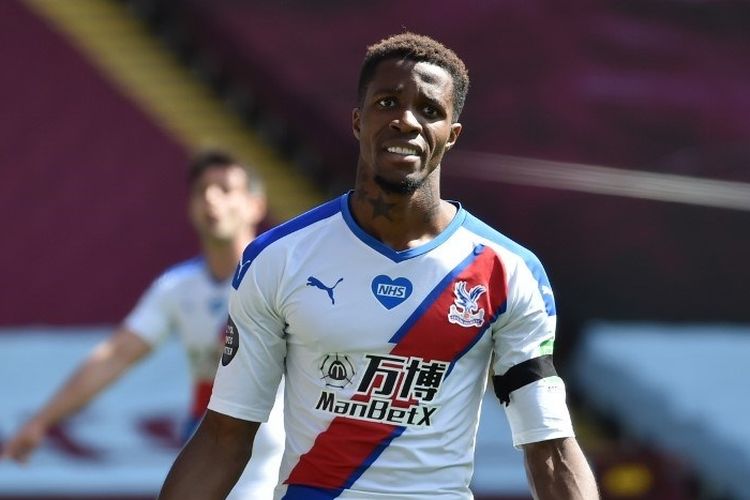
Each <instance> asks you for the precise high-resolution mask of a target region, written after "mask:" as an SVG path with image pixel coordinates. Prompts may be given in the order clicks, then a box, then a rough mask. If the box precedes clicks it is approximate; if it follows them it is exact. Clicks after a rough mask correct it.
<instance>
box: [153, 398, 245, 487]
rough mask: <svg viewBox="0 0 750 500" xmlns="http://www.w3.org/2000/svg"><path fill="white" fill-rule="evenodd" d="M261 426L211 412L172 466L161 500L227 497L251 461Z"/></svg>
mask: <svg viewBox="0 0 750 500" xmlns="http://www.w3.org/2000/svg"><path fill="white" fill-rule="evenodd" d="M258 426H259V424H258V423H255V422H243V421H239V420H237V419H232V418H231V417H227V416H225V415H220V414H218V413H215V412H212V411H210V410H209V411H208V412H207V413H206V416H205V417H204V419H203V421H202V422H201V425H200V426H199V427H198V430H196V432H195V434H194V435H193V437H192V438H191V439H190V441H188V443H187V445H185V447H184V448H183V449H182V451H181V452H180V454H179V456H178V457H177V460H175V463H174V465H172V468H171V469H170V471H169V474H168V475H167V478H166V480H165V481H164V486H163V487H162V490H161V493H159V500H213V499H216V500H219V499H224V498H226V496H227V494H228V493H229V491H230V490H231V489H232V487H233V486H234V484H235V483H236V482H237V480H238V479H239V477H240V475H241V474H242V471H243V469H244V467H245V465H246V464H247V461H248V460H250V455H251V453H252V442H253V439H254V437H255V433H256V432H257V430H258Z"/></svg>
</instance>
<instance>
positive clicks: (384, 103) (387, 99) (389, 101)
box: [377, 97, 396, 108]
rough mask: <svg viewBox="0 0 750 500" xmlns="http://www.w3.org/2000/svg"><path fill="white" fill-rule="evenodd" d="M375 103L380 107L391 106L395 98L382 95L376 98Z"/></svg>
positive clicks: (394, 102)
mask: <svg viewBox="0 0 750 500" xmlns="http://www.w3.org/2000/svg"><path fill="white" fill-rule="evenodd" d="M377 105H378V106H379V107H381V108H392V107H393V106H395V105H396V99H394V98H393V97H383V98H382V99H378V102H377Z"/></svg>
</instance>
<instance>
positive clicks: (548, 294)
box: [464, 214, 557, 316]
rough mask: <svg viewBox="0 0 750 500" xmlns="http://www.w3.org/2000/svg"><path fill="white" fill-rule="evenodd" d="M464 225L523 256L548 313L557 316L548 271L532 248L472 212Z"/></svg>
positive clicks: (467, 216)
mask: <svg viewBox="0 0 750 500" xmlns="http://www.w3.org/2000/svg"><path fill="white" fill-rule="evenodd" d="M464 227H465V228H466V229H468V230H469V231H471V232H473V233H475V234H477V235H479V236H482V237H483V238H487V239H488V240H490V241H492V242H493V243H497V244H498V245H500V246H502V247H504V248H506V249H507V250H510V251H511V252H513V253H514V254H516V255H518V256H519V257H521V258H522V259H523V261H524V263H525V264H526V267H528V268H529V270H530V271H531V275H532V276H534V279H536V281H537V283H538V284H539V293H540V294H541V295H542V299H544V305H545V308H546V309H547V315H549V316H555V315H556V314H557V309H556V308H555V297H554V296H553V295H552V288H551V287H550V283H549V278H548V277H547V273H546V272H545V270H544V267H543V266H542V263H541V262H540V261H539V258H538V257H537V256H536V255H534V253H533V252H532V251H531V250H529V249H528V248H525V247H523V246H521V245H519V244H518V243H516V242H515V241H513V240H511V239H510V238H508V237H507V236H505V235H504V234H502V233H501V232H500V231H497V230H496V229H494V228H492V227H490V226H488V225H487V224H486V223H484V222H482V221H481V220H479V219H477V218H476V217H474V216H473V215H471V214H467V215H466V220H465V221H464ZM545 287H546V290H545Z"/></svg>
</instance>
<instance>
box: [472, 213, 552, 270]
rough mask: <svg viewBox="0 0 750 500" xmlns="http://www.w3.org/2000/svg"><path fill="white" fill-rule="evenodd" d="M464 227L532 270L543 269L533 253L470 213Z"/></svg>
mask: <svg viewBox="0 0 750 500" xmlns="http://www.w3.org/2000/svg"><path fill="white" fill-rule="evenodd" d="M463 227H464V228H465V229H466V230H468V231H469V232H471V233H473V234H474V235H476V236H478V237H479V238H481V239H483V240H485V242H486V243H487V244H489V245H490V246H491V247H493V248H495V249H496V250H499V251H500V252H501V253H502V254H503V255H505V256H513V257H515V258H517V259H518V260H519V261H521V262H523V263H524V264H525V265H526V266H527V267H529V268H530V269H534V268H537V267H542V263H541V261H540V260H539V257H537V255H536V254H535V253H534V252H533V251H531V250H530V249H528V248H527V247H525V246H524V245H522V244H521V243H518V242H517V241H515V240H513V239H511V238H510V237H509V236H507V235H505V234H504V233H502V232H500V231H499V230H497V229H495V228H494V227H492V226H490V225H489V224H487V223H486V222H484V221H483V220H481V219H479V218H478V217H476V216H474V215H472V214H471V213H469V212H467V213H466V218H465V220H464V223H463Z"/></svg>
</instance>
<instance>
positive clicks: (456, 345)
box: [391, 247, 507, 362]
mask: <svg viewBox="0 0 750 500" xmlns="http://www.w3.org/2000/svg"><path fill="white" fill-rule="evenodd" d="M461 281H463V282H465V283H466V289H467V290H471V289H472V288H473V287H475V286H477V285H483V286H484V287H486V289H487V291H486V292H485V293H483V294H482V295H481V296H480V297H479V299H478V300H477V304H478V305H479V309H482V310H484V315H485V316H484V323H482V325H481V326H469V327H466V326H461V325H459V324H455V323H450V322H449V321H448V319H447V316H448V311H449V309H450V306H451V305H452V304H453V303H454V301H455V300H456V297H455V295H454V289H455V285H456V283H458V282H461ZM491 283H492V284H501V286H496V285H495V286H491V285H490V284H491ZM506 296H507V290H506V286H505V270H504V268H503V265H502V263H501V262H500V260H499V259H498V258H497V256H496V255H495V252H493V251H492V250H490V249H489V248H487V247H485V248H484V249H483V250H482V252H481V253H480V254H479V255H478V256H477V258H476V259H475V260H474V262H472V263H471V265H469V266H467V267H466V268H465V269H464V270H463V271H461V272H460V273H459V274H458V275H457V276H456V277H455V278H454V279H453V280H452V281H451V282H450V283H449V284H448V286H446V287H445V288H444V289H443V291H442V292H441V293H440V295H439V296H438V297H437V299H436V300H435V302H433V304H432V305H431V306H430V307H429V308H428V309H427V311H425V313H424V314H423V315H422V316H421V317H420V318H419V319H418V320H417V321H416V322H415V323H414V324H413V325H412V327H411V328H410V329H409V331H408V332H407V333H406V335H404V336H403V337H402V338H401V339H400V340H399V342H398V344H396V345H395V346H394V347H393V349H392V350H391V354H397V355H399V356H419V357H420V358H422V359H425V360H433V361H449V362H451V361H455V360H456V358H457V357H458V356H459V355H460V354H462V353H463V352H464V351H465V350H466V348H467V347H469V346H470V345H471V344H472V343H473V342H474V341H475V340H476V339H477V335H478V334H479V333H480V332H481V331H483V330H484V329H485V328H487V326H488V325H489V324H490V323H491V322H492V321H493V320H494V318H493V317H492V315H493V314H494V313H495V312H496V311H497V310H498V309H499V308H500V306H501V305H502V304H503V303H504V302H505V299H506ZM479 309H478V310H479Z"/></svg>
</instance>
